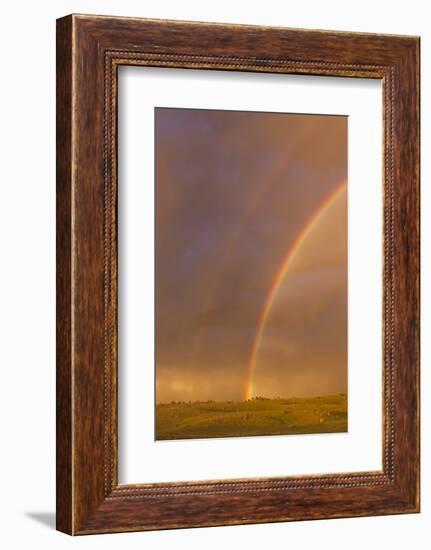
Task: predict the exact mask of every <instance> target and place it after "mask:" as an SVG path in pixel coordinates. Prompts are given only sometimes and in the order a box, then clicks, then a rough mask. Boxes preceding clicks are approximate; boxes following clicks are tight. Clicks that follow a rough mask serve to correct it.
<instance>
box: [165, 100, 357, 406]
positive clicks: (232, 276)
mask: <svg viewBox="0 0 431 550" xmlns="http://www.w3.org/2000/svg"><path fill="white" fill-rule="evenodd" d="M155 119H156V197H157V198H156V218H157V221H156V224H157V225H156V281H157V282H156V330H157V395H158V400H159V401H167V400H171V399H174V400H178V399H181V394H182V392H183V393H184V395H185V393H187V394H188V395H189V399H192V400H193V399H201V398H202V397H200V396H201V394H202V395H203V394H205V395H206V398H211V399H225V398H228V397H226V396H227V395H229V396H230V397H229V398H231V399H233V398H235V399H240V398H242V395H243V387H244V384H245V383H246V377H247V365H248V360H249V354H250V350H251V347H252V344H253V340H254V338H255V334H256V329H257V323H258V319H259V315H260V312H261V310H262V307H263V306H264V303H265V300H266V297H267V295H268V292H269V289H270V287H271V284H272V281H273V279H274V276H275V274H276V272H277V270H278V269H279V267H280V265H281V263H282V261H283V259H284V258H285V256H286V253H287V251H288V250H289V247H290V246H291V244H292V242H293V241H294V240H295V239H296V238H297V236H298V233H299V232H300V231H301V229H302V227H303V226H304V224H305V223H306V222H307V221H308V220H309V218H310V216H311V215H312V213H313V212H315V210H316V209H317V208H318V206H319V205H320V204H321V203H322V202H323V201H324V200H325V198H326V197H327V196H328V195H329V194H330V193H331V192H332V191H333V190H334V189H335V188H336V187H337V186H338V185H339V183H340V181H342V180H343V179H344V178H345V177H346V175H347V165H346V161H347V121H346V119H345V118H344V117H329V116H307V115H281V114H268V113H245V112H229V111H205V110H188V109H156V117H155ZM338 218H339V219H338V221H337V219H335V222H334V224H335V226H334V227H335V229H336V231H338V233H341V234H344V236H345V235H346V224H345V212H344V218H343V216H341V217H340V216H338ZM317 240H318V239H317ZM331 240H332V241H333V239H329V240H327V241H326V242H318V243H317V244H316V246H315V248H316V250H318V251H319V255H318V256H319V258H320V261H321V262H323V264H324V261H325V257H330V256H331V254H332V255H334V254H335V253H334V244H333V242H331ZM325 250H326V251H327V255H326V256H325ZM340 250H341V252H340V251H338V252H337V253H336V254H335V255H336V256H337V258H339V263H340V265H338V267H337V269H338V271H339V272H338V274H337V275H334V273H335V272H334V273H333V274H332V275H331V272H330V270H329V271H328V272H327V273H325V272H324V270H323V269H321V267H322V266H321V265H320V264H319V263H317V265H314V266H311V267H310V265H309V264H310V262H308V264H307V261H305V260H304V262H305V263H304V266H305V267H306V270H305V271H304V273H302V275H300V277H299V279H301V277H303V280H302V282H301V281H300V282H296V283H295V280H294V279H295V277H294V275H295V274H293V275H292V281H291V282H290V283H289V284H290V285H291V284H293V285H295V284H296V285H297V286H298V292H297V293H296V294H295V297H294V298H295V300H296V302H297V304H296V305H295V310H296V311H297V313H298V314H297V315H296V317H297V319H298V321H297V322H298V323H302V325H303V326H304V331H305V334H307V330H308V334H309V335H311V334H312V333H315V337H314V339H313V338H310V337H309V338H308V340H307V349H304V347H303V340H301V337H300V336H301V335H295V334H296V333H295V331H294V330H293V325H292V320H290V321H289V319H290V317H289V315H290V313H287V310H286V309H284V311H285V313H283V308H275V309H274V313H273V315H274V318H273V319H272V321H271V322H272V325H275V324H276V323H278V325H279V326H280V327H281V328H280V331H281V332H280V334H279V336H277V334H276V332H273V331H272V330H271V331H268V334H267V335H266V336H265V347H264V348H263V350H262V354H261V356H260V357H259V380H261V378H262V381H261V382H260V383H261V385H262V388H263V389H265V388H266V391H273V390H271V387H272V385H271V384H266V385H265V375H264V374H262V373H263V372H266V373H267V377H266V378H267V380H275V381H276V380H277V379H278V380H279V381H280V380H284V378H285V377H288V371H289V369H290V371H291V373H293V372H295V377H297V378H298V379H300V378H301V376H300V373H301V372H302V379H303V380H308V379H309V378H310V376H309V373H310V372H316V371H318V368H319V366H318V365H319V361H320V364H321V365H322V372H323V373H325V375H324V376H325V380H330V379H337V380H339V379H340V376H339V375H337V374H334V375H332V374H331V373H330V372H329V371H330V361H331V359H330V358H331V357H333V358H334V357H336V358H337V365H338V364H339V365H341V366H340V367H339V368H338V367H337V368H335V369H334V371H335V370H336V371H337V372H338V371H340V370H343V369H344V371H346V364H345V357H344V355H345V347H346V342H345V340H346V339H345V338H344V336H343V337H341V338H339V339H338V340H343V338H344V341H343V342H341V343H340V342H339V341H338V340H334V342H333V347H334V350H333V351H334V353H332V355H331V353H329V352H328V353H327V354H326V355H327V356H326V355H325V354H324V353H323V351H322V350H321V349H320V348H319V345H320V344H319V342H320V341H321V340H322V339H323V340H325V336H324V334H325V331H326V332H328V333H329V332H330V330H331V327H334V326H338V325H342V324H343V323H344V325H345V326H346V324H347V317H346V308H345V309H344V310H343V307H344V306H343V305H341V306H331V303H332V302H331V300H329V298H328V296H329V295H330V294H331V293H334V288H335V294H336V295H337V293H338V295H339V297H338V298H339V302H340V304H343V303H345V301H346V297H347V291H346V287H345V285H343V284H341V285H340V284H338V282H337V281H339V280H340V277H341V279H343V277H344V280H345V279H346V273H347V252H346V250H344V252H343V250H342V248H341V249H340ZM310 254H311V255H312V256H313V253H312V252H310ZM323 264H322V265H323ZM319 266H320V267H319ZM323 267H324V266H323ZM340 270H341V275H340ZM313 271H314V274H315V277H314V279H313V282H312V283H307V277H311V276H312V275H310V273H312V272H313ZM337 277H338V278H337ZM328 278H329V280H330V283H328V282H327V279H328ZM301 285H302V290H300V287H301ZM310 285H311V286H310ZM331 285H332V286H331ZM310 288H314V289H320V294H321V295H324V296H326V298H327V300H329V301H328V302H327V307H326V309H325V308H323V309H321V311H320V312H319V315H317V316H315V322H316V323H317V324H319V323H320V325H322V326H323V327H325V326H326V327H328V328H327V329H325V330H323V329H322V330H323V332H322V330H321V331H320V332H319V331H318V330H316V329H315V328H314V325H313V324H312V323H311V322H308V321H307V316H306V312H307V307H309V300H308V298H307V296H309V295H311V294H313V293H310V292H309V290H310ZM343 299H344V302H343V301H342V300H343ZM292 300H293V298H292ZM340 300H341V301H340ZM334 303H335V302H334ZM337 303H338V302H337ZM337 308H339V309H340V308H341V312H339V313H338V314H337V315H336V319H335V321H334V319H333V316H334V311H338V310H337ZM288 310H289V311H290V308H288ZM300 312H303V314H302V316H301V314H300ZM301 319H302V320H301ZM332 330H334V329H333V328H332ZM338 332H339V333H340V331H338ZM341 332H342V331H341ZM345 332H346V331H344V334H345ZM276 338H278V344H277V342H275V339H276ZM313 341H314V342H315V343H314V344H313ZM327 341H328V342H329V341H332V340H328V339H327ZM269 342H273V344H274V349H273V350H272V352H270V349H269V347H268V346H269ZM277 346H279V347H280V346H281V347H282V348H283V349H285V350H286V349H290V348H292V349H297V351H296V352H295V354H294V355H292V356H291V361H290V363H289V369H287V368H286V365H285V363H284V364H281V361H280V360H279V358H278V359H277V358H276V357H275V356H274V350H275V349H277ZM283 346H284V347H283ZM301 346H302V348H301ZM313 346H314V348H313ZM343 346H344V347H343ZM335 348H336V349H335ZM301 349H302V351H301ZM340 350H341V351H340ZM266 353H268V357H267V358H266ZM271 353H272V355H271V356H270V354H271ZM325 353H326V352H325ZM301 354H302V355H301ZM319 354H320V357H321V359H320V360H319V359H316V357H317V356H318V355H319ZM343 357H344V360H343ZM262 361H263V362H264V363H265V365H264V367H262ZM293 362H295V364H296V365H298V368H296V367H295V366H294V365H293ZM307 365H309V372H308V371H307ZM325 365H327V366H325ZM297 371H298V372H297ZM326 371H328V373H326ZM292 376H293V375H292ZM204 380H206V382H205V384H204V382H203V381H204ZM211 380H213V383H211ZM344 380H345V376H344ZM274 384H275V382H274ZM274 384H273V385H274ZM298 384H299V382H298ZM298 384H297V385H298ZM336 386H337V385H334V388H335V387H336ZM338 386H339V384H338ZM338 386H337V388H338ZM204 387H205V388H206V389H205V391H204V389H203V388H204ZM289 387H290V384H289V386H286V395H288V393H289V390H288V388H289ZM337 391H338V390H337ZM278 392H280V384H278ZM305 393H307V392H306V391H305ZM269 396H270V395H269Z"/></svg>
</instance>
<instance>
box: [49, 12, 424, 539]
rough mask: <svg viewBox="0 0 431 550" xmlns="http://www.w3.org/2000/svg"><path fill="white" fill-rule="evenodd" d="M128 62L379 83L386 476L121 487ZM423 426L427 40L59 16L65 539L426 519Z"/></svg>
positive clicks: (61, 498)
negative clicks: (422, 60) (121, 159)
mask: <svg viewBox="0 0 431 550" xmlns="http://www.w3.org/2000/svg"><path fill="white" fill-rule="evenodd" d="M124 64H126V65H142V66H152V67H154V66H155V67H181V68H187V69H194V70H199V69H219V70H226V71H251V72H263V73H289V74H303V75H310V74H312V75H325V76H333V77H338V76H349V77H355V78H374V79H381V81H382V83H383V113H384V120H383V127H384V136H383V140H384V147H383V150H384V159H383V166H384V175H383V179H384V190H383V192H384V224H383V225H384V239H383V240H384V254H383V257H384V265H383V273H384V276H383V302H384V303H383V338H382V341H383V405H384V407H383V409H384V410H383V418H384V425H383V441H382V453H383V469H382V471H371V472H352V473H346V474H334V475H331V474H328V475H310V476H293V477H286V478H283V479H281V478H276V479H274V478H260V479H237V480H213V481H208V482H186V483H163V482H161V483H151V484H143V485H119V484H118V476H117V456H118V455H117V452H118V451H117V248H116V247H117V241H116V212H117V211H116V197H117V180H116V176H117V172H116V169H117V167H116V151H117V121H116V116H117V113H116V101H117V96H116V90H117V68H118V66H119V65H124ZM364 223H366V221H364ZM364 345H366V342H364ZM418 430H419V38H417V37H406V36H389V35H377V34H357V33H344V32H332V31H308V30H296V29H287V28H268V27H255V26H239V25H223V24H206V23H191V22H181V21H157V20H145V19H129V18H117V17H99V16H90V15H70V16H67V17H64V18H62V19H59V20H58V21H57V529H58V530H60V531H63V532H65V533H68V534H73V535H78V534H90V533H105V532H118V531H138V530H149V529H168V528H179V527H198V526H212V525H233V524H245V523H262V522H276V521H290V520H304V519H320V518H339V517H349V516H367V515H380V514H400V513H413V512H418V511H419V431H418Z"/></svg>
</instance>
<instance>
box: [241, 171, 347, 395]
mask: <svg viewBox="0 0 431 550" xmlns="http://www.w3.org/2000/svg"><path fill="white" fill-rule="evenodd" d="M346 189H347V181H343V182H342V183H341V184H340V185H339V186H338V187H337V188H336V189H335V190H334V191H333V192H332V193H331V194H330V195H329V196H328V197H327V198H326V199H325V200H324V201H323V203H322V204H321V205H320V206H319V208H318V209H317V210H316V211H315V212H314V213H313V215H312V216H311V217H310V219H309V220H308V222H307V223H306V224H305V226H304V227H303V229H302V230H301V232H300V233H299V235H298V237H297V238H296V239H295V240H294V242H293V243H292V245H291V246H290V248H289V250H288V252H287V255H286V257H285V259H284V261H283V262H282V264H281V267H280V268H279V270H278V271H277V273H276V276H275V278H274V281H273V283H272V285H271V289H270V291H269V293H268V295H267V298H266V300H265V304H264V307H263V309H262V311H261V314H260V316H259V320H258V324H257V330H256V335H255V338H254V341H253V346H252V349H251V353H250V358H249V362H248V368H247V373H248V374H247V378H246V385H245V392H244V399H245V400H247V399H251V398H252V397H253V391H254V388H253V381H254V374H255V370H256V363H257V357H258V354H259V348H260V345H261V343H262V337H263V334H264V332H265V325H266V323H267V321H268V317H269V313H270V311H271V308H272V305H273V303H274V301H275V298H276V297H277V293H278V291H279V289H280V287H281V285H282V283H283V280H284V279H285V277H286V275H287V273H288V272H289V269H290V267H291V266H292V264H293V261H294V260H295V258H296V256H297V254H298V251H299V250H300V249H301V246H302V245H303V244H304V242H305V241H306V239H307V237H308V236H309V235H310V233H311V232H312V231H313V229H314V228H315V226H316V225H317V223H318V222H319V220H320V219H321V218H322V216H323V215H324V214H325V213H326V212H327V210H328V209H329V208H330V207H331V206H332V205H333V204H334V203H335V201H336V200H337V199H338V197H339V196H340V195H341V194H342V193H343V192H344V191H345V190H346Z"/></svg>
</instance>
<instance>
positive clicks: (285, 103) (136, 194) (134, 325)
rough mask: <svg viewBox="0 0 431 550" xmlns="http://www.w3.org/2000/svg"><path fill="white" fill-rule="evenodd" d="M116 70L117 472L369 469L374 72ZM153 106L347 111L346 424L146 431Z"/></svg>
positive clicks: (376, 323) (377, 115)
mask: <svg viewBox="0 0 431 550" xmlns="http://www.w3.org/2000/svg"><path fill="white" fill-rule="evenodd" d="M119 78H120V81H119V93H118V98H119V142H118V143H119V147H118V150H119V163H118V165H119V243H120V246H119V268H118V273H119V425H120V430H119V449H120V456H119V480H120V482H122V483H144V482H157V481H162V480H163V481H184V480H188V479H189V480H205V479H227V478H230V479H233V478H239V477H246V478H247V477H248V478H251V477H265V476H267V477H275V476H286V475H301V474H312V473H320V474H323V473H331V472H333V473H335V472H337V473H342V472H358V471H370V470H381V469H382V432H381V428H382V419H381V411H382V403H381V396H382V388H381V381H382V365H381V349H382V343H381V334H382V305H381V304H382V292H381V286H382V285H381V281H382V271H381V269H382V268H381V266H382V240H381V238H380V236H381V235H382V199H383V194H382V187H381V184H380V182H381V177H382V146H381V144H382V87H381V82H380V81H378V80H361V79H357V78H356V79H353V78H330V77H328V78H322V77H318V76H313V77H310V76H308V77H305V76H299V75H289V76H286V75H280V74H275V75H265V74H250V73H241V74H238V73H230V72H221V71H184V70H183V69H177V70H173V69H160V68H158V69H156V68H148V67H121V68H120V73H119ZM173 90H175V91H174V92H173ZM191 90H192V91H193V93H192V94H191V93H190V92H191ZM156 105H157V106H158V107H169V106H170V107H173V106H176V107H182V108H201V109H231V110H235V109H237V110H245V111H260V112H262V111H275V112H283V111H286V110H287V109H289V110H290V111H292V112H295V113H320V114H338V115H348V116H349V120H348V142H349V158H348V166H349V174H348V180H349V183H348V208H349V230H348V235H349V266H348V267H349V269H348V272H349V285H348V286H349V296H348V303H349V308H348V310H349V313H348V317H349V323H348V325H349V326H348V334H349V342H348V350H349V351H348V355H349V358H348V364H349V372H348V381H349V388H348V394H349V397H348V407H349V410H348V424H349V426H348V433H344V434H342V433H338V434H312V435H298V436H283V437H280V436H277V437H265V438H262V437H246V438H238V437H232V438H218V439H200V440H199V439H198V440H188V441H154V415H153V414H152V413H153V412H154V397H155V392H154V378H153V377H154V347H153V346H154V280H153V277H152V276H153V272H154V207H153V205H154V184H153V182H154V106H156ZM364 158H366V159H367V162H363V159H364ZM365 211H366V212H367V223H366V225H365V226H364V212H365ZM376 235H377V236H378V237H376ZM364 342H367V345H366V346H364V345H363V343H364ZM364 395H366V396H367V406H366V407H364ZM173 455H174V456H175V460H174V461H173V460H171V457H172V456H173Z"/></svg>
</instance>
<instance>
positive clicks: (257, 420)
mask: <svg viewBox="0 0 431 550" xmlns="http://www.w3.org/2000/svg"><path fill="white" fill-rule="evenodd" d="M346 431H347V396H346V395H345V394H338V395H329V396H322V397H312V398H290V399H266V398H264V397H255V398H253V399H249V400H248V401H208V402H199V401H197V402H193V403H184V402H182V403H161V404H157V405H156V439H157V440H166V439H199V438H207V437H243V436H252V435H288V434H314V433H329V432H346Z"/></svg>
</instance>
